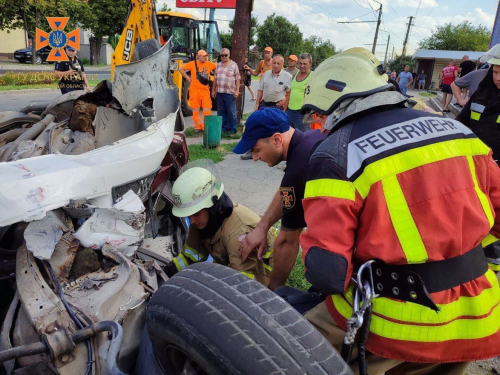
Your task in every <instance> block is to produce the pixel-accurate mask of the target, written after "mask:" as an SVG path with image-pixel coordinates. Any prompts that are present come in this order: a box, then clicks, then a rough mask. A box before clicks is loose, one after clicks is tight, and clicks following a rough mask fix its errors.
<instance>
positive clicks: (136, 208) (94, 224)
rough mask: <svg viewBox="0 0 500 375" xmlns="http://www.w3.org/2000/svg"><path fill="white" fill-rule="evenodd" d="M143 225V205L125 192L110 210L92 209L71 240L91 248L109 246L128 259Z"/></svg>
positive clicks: (139, 237) (134, 195) (144, 219)
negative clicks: (90, 214)
mask: <svg viewBox="0 0 500 375" xmlns="http://www.w3.org/2000/svg"><path fill="white" fill-rule="evenodd" d="M145 222H146V215H145V214H144V205H143V204H142V202H141V200H140V199H139V197H138V196H137V195H136V194H135V193H134V192H132V191H129V192H128V193H126V194H125V195H124V196H123V198H122V200H121V201H120V202H118V203H116V204H115V205H114V207H113V208H109V209H106V208H96V210H95V212H94V213H93V214H92V216H91V217H90V218H89V219H88V220H87V221H85V223H83V225H82V226H81V227H80V228H79V229H78V231H77V232H76V233H75V238H77V239H79V240H80V242H81V244H82V245H83V246H85V247H89V248H91V249H100V248H102V247H103V246H104V244H110V245H111V246H113V247H115V248H116V249H118V250H120V251H123V252H124V253H125V254H126V255H127V256H131V255H133V253H134V251H135V250H137V244H138V243H140V242H141V241H142V239H143V238H144V225H145Z"/></svg>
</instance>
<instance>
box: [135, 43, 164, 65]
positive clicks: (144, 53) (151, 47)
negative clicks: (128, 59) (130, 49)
mask: <svg viewBox="0 0 500 375" xmlns="http://www.w3.org/2000/svg"><path fill="white" fill-rule="evenodd" d="M160 47H161V46H160V42H158V41H157V40H156V39H146V40H144V41H142V42H139V43H137V44H136V45H135V49H134V57H135V58H134V60H135V61H138V60H142V59H145V58H146V57H148V56H151V55H152V54H153V53H155V52H156V51H158V50H159V49H160Z"/></svg>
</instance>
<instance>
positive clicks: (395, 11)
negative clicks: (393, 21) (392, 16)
mask: <svg viewBox="0 0 500 375" xmlns="http://www.w3.org/2000/svg"><path fill="white" fill-rule="evenodd" d="M387 5H389V6H390V7H391V9H392V10H393V11H394V13H396V14H397V15H398V17H401V15H400V14H399V13H398V11H397V10H396V9H394V7H393V6H392V5H391V3H389V1H387Z"/></svg>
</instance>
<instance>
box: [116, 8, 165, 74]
mask: <svg viewBox="0 0 500 375" xmlns="http://www.w3.org/2000/svg"><path fill="white" fill-rule="evenodd" d="M148 39H157V40H158V41H159V32H158V21H157V19H156V10H155V5H154V0H130V4H129V11H128V16H127V22H126V24H125V27H124V28H123V31H122V34H121V36H120V40H119V42H118V44H117V46H116V49H115V52H114V53H113V55H112V59H111V80H113V76H114V72H115V67H116V66H117V65H122V64H128V63H130V62H132V57H133V56H134V49H135V46H136V44H137V43H139V42H143V41H145V40H148Z"/></svg>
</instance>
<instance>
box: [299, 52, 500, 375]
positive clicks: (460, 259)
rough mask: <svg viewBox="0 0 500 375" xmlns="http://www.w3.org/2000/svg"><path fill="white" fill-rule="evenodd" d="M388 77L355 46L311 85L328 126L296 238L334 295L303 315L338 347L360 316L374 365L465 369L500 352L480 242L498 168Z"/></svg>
mask: <svg viewBox="0 0 500 375" xmlns="http://www.w3.org/2000/svg"><path fill="white" fill-rule="evenodd" d="M392 88H393V86H392V85H390V84H387V75H386V74H385V72H384V69H383V67H382V66H381V65H379V63H378V60H376V59H375V58H374V57H373V58H370V57H369V55H368V54H367V53H355V52H349V51H347V52H344V53H340V54H337V55H335V56H333V57H331V58H329V59H328V60H326V61H324V62H323V63H322V64H320V65H319V66H318V68H317V69H316V70H315V72H314V76H313V77H312V78H311V79H310V81H309V83H308V87H306V90H305V99H304V106H303V107H302V111H303V113H305V112H307V111H314V112H315V113H317V114H319V115H323V118H324V117H325V116H327V117H326V120H325V126H326V128H327V129H329V130H330V134H329V136H328V138H327V139H326V140H325V141H323V142H322V143H321V144H320V145H319V146H318V148H317V149H316V151H315V152H314V153H313V155H312V156H311V159H310V162H309V166H308V172H307V176H306V181H307V182H306V188H305V194H304V200H303V206H304V211H305V220H306V223H307V231H306V232H304V233H303V234H302V236H301V238H300V243H301V246H302V249H303V259H304V263H305V268H306V278H307V279H308V280H309V281H310V282H311V283H312V284H313V286H315V287H316V288H318V289H320V290H321V291H323V292H324V293H327V294H328V295H329V297H327V299H326V300H325V302H324V303H321V304H320V305H318V306H316V307H315V308H314V309H312V310H310V311H309V312H308V313H307V314H306V318H307V319H308V320H309V321H310V322H311V323H312V324H313V325H314V326H315V327H316V328H317V329H318V330H319V331H320V332H321V333H322V334H323V335H324V336H326V337H327V339H328V340H329V341H330V342H331V343H332V344H333V345H334V346H335V347H336V348H337V349H338V350H342V354H345V353H348V354H349V353H351V351H350V350H351V346H352V343H353V337H357V340H358V341H364V340H362V339H361V338H360V336H359V333H360V332H361V329H362V328H363V327H364V328H365V331H366V332H365V333H366V337H367V339H366V350H367V352H368V353H367V354H366V362H367V363H368V372H369V373H370V375H376V374H383V373H384V372H386V373H388V374H417V373H418V374H430V373H432V374H453V375H455V374H462V373H464V372H465V370H466V368H467V366H468V363H469V362H470V361H474V360H479V359H485V358H490V357H495V356H498V355H500V330H499V327H500V303H499V302H500V289H499V285H498V280H497V278H496V275H495V273H494V272H493V271H492V269H490V268H489V267H488V263H487V259H486V257H485V255H484V251H483V249H482V247H481V241H483V240H485V239H486V240H485V242H491V241H494V240H496V238H500V169H499V168H498V166H497V165H496V163H495V162H494V161H493V159H492V157H491V151H490V149H489V148H488V147H487V146H486V145H485V144H484V143H482V142H481V141H480V140H479V139H478V138H477V137H476V136H475V135H474V134H473V133H472V131H471V130H470V129H468V128H467V127H465V126H464V125H462V124H461V123H459V122H457V121H455V120H452V119H449V118H445V117H441V116H438V115H435V114H430V113H426V112H423V111H415V110H410V109H407V108H405V106H404V103H405V101H406V100H407V98H406V97H404V96H403V95H401V94H399V93H397V92H395V91H390V90H392ZM360 267H362V270H360ZM356 274H357V276H359V277H358V278H357V279H356V278H354V280H357V282H356V283H355V282H353V281H352V280H353V276H356ZM372 297H373V298H372ZM353 306H354V310H355V311H358V315H356V314H353ZM365 309H366V313H365V316H364V317H365V319H364V320H360V319H359V316H360V315H361V316H362V312H363V311H364V310H365ZM369 310H370V311H371V312H372V314H370V317H371V322H370V319H368V318H367V314H368V311H369ZM359 312H361V314H359ZM360 327H361V328H360ZM358 328H359V330H358V336H354V334H356V329H358ZM346 331H348V333H349V334H348V335H347V336H346ZM342 342H344V345H343V347H342V349H341V346H342ZM358 345H359V344H358ZM358 348H359V351H360V352H361V351H362V352H363V353H364V349H365V348H364V347H362V346H358ZM344 351H345V352H344ZM356 357H357V352H356V350H353V351H352V356H351V357H350V358H351V359H353V360H352V361H351V362H350V363H351V367H352V368H353V370H355V371H357V370H356V368H357V366H358V363H356V362H357V360H358V359H359V357H358V359H357V358H356ZM347 358H349V355H348V356H347ZM391 369H392V370H391ZM359 371H360V372H361V373H366V371H367V370H366V368H365V369H364V370H362V369H361V368H360V370H359Z"/></svg>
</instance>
